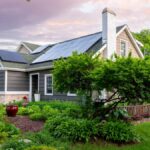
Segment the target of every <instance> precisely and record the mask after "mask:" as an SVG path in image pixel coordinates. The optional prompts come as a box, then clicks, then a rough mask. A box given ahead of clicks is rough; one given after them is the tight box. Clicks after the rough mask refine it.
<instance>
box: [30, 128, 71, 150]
mask: <svg viewBox="0 0 150 150" xmlns="http://www.w3.org/2000/svg"><path fill="white" fill-rule="evenodd" d="M27 138H28V139H30V140H31V141H32V142H33V143H34V145H46V146H49V145H50V146H52V147H57V148H58V149H62V150H65V149H67V147H68V145H69V143H68V142H67V141H60V140H58V139H56V138H54V137H52V136H51V135H50V133H49V132H48V131H46V130H42V131H40V132H37V133H29V134H27Z"/></svg>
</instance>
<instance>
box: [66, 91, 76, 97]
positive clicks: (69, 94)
mask: <svg viewBox="0 0 150 150" xmlns="http://www.w3.org/2000/svg"><path fill="white" fill-rule="evenodd" d="M67 96H77V94H75V93H70V92H68V93H67Z"/></svg>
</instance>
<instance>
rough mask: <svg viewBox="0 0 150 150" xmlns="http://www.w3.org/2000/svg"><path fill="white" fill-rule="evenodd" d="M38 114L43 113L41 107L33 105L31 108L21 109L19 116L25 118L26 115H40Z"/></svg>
mask: <svg viewBox="0 0 150 150" xmlns="http://www.w3.org/2000/svg"><path fill="white" fill-rule="evenodd" d="M38 112H41V109H40V107H39V106H36V105H32V106H29V107H19V111H18V114H19V115H23V116H24V115H30V114H33V113H38Z"/></svg>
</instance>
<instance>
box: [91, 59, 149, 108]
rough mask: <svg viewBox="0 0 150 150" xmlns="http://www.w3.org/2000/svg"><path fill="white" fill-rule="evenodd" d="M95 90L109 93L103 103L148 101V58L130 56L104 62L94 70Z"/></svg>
mask: <svg viewBox="0 0 150 150" xmlns="http://www.w3.org/2000/svg"><path fill="white" fill-rule="evenodd" d="M93 76H94V78H95V81H94V83H95V86H96V87H95V88H96V89H97V90H99V91H101V90H103V89H106V90H107V91H108V92H110V93H111V94H110V93H109V96H108V98H107V99H106V101H105V102H110V101H115V103H113V105H114V106H116V105H117V104H118V103H120V102H127V103H134V104H135V103H143V102H145V101H148V102H149V101H150V88H149V87H150V57H146V58H145V59H139V58H132V57H131V56H128V57H127V58H125V57H117V56H116V60H115V61H112V60H105V61H104V62H103V65H101V67H99V68H96V69H95V70H94V73H93Z"/></svg>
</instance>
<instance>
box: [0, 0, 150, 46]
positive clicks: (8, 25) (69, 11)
mask: <svg viewBox="0 0 150 150" xmlns="http://www.w3.org/2000/svg"><path fill="white" fill-rule="evenodd" d="M105 7H110V8H112V9H113V10H114V11H115V12H116V14H117V24H118V25H121V24H128V25H129V27H130V28H131V30H133V31H139V30H141V29H143V28H150V19H149V16H150V0H142V1H141V0H130V2H128V1H126V0H61V1H60V0H55V1H54V0H31V1H30V2H26V0H12V1H11V0H5V1H0V20H1V24H0V32H1V35H0V38H3V39H13V40H17V41H24V40H27V41H31V42H35V43H36V42H38V43H54V42H58V41H63V40H67V39H70V38H74V37H78V36H82V35H86V34H90V33H93V32H98V31H100V30H101V11H102V9H103V8H105ZM6 47H7V45H6Z"/></svg>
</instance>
